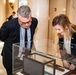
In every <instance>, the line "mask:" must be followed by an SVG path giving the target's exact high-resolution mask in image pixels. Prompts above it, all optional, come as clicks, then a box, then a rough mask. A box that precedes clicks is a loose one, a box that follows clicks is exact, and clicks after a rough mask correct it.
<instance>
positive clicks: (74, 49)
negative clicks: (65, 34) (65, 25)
mask: <svg viewBox="0 0 76 75" xmlns="http://www.w3.org/2000/svg"><path fill="white" fill-rule="evenodd" d="M63 41H64V39H63V38H60V39H59V44H62V45H63V43H64V42H63ZM71 54H72V55H74V56H76V33H73V35H72V37H71Z"/></svg>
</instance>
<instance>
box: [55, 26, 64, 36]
mask: <svg viewBox="0 0 76 75" xmlns="http://www.w3.org/2000/svg"><path fill="white" fill-rule="evenodd" d="M54 28H55V30H56V32H57V33H58V34H61V35H64V29H63V27H62V26H61V25H55V26H54Z"/></svg>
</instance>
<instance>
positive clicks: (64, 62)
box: [63, 60, 70, 68]
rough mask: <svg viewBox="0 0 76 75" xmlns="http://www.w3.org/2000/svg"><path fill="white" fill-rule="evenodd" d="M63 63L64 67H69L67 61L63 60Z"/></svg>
mask: <svg viewBox="0 0 76 75" xmlns="http://www.w3.org/2000/svg"><path fill="white" fill-rule="evenodd" d="M63 65H64V66H65V67H66V68H69V67H70V64H69V63H68V61H67V60H63Z"/></svg>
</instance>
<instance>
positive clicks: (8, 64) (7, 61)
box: [3, 56, 12, 75]
mask: <svg viewBox="0 0 76 75" xmlns="http://www.w3.org/2000/svg"><path fill="white" fill-rule="evenodd" d="M3 66H4V67H5V69H6V72H7V75H12V57H7V56H6V57H5V56H3Z"/></svg>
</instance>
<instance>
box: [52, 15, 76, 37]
mask: <svg viewBox="0 0 76 75" xmlns="http://www.w3.org/2000/svg"><path fill="white" fill-rule="evenodd" d="M56 25H61V26H62V27H63V29H64V30H65V35H64V36H66V37H67V38H69V37H71V36H72V34H73V33H75V32H76V25H74V24H72V23H71V22H70V20H69V18H68V17H67V16H66V15H64V14H60V15H58V16H56V17H55V18H54V19H53V21H52V26H56ZM59 37H61V35H59Z"/></svg>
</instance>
